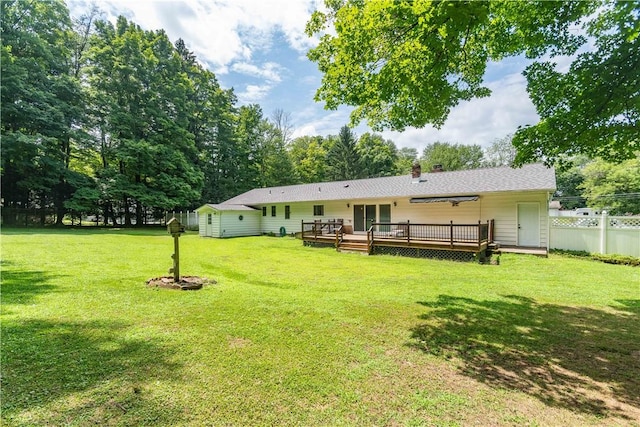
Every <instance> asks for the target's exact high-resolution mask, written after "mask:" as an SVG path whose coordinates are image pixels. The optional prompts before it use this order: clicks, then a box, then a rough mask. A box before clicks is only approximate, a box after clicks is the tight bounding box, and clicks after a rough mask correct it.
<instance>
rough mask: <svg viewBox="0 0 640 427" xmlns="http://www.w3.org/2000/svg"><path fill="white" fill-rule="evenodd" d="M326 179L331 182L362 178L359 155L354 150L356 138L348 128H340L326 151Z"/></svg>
mask: <svg viewBox="0 0 640 427" xmlns="http://www.w3.org/2000/svg"><path fill="white" fill-rule="evenodd" d="M327 163H328V171H327V177H328V178H329V179H330V180H331V181H342V180H347V179H358V178H363V177H364V173H363V171H362V163H361V158H360V154H359V153H358V151H357V150H356V136H355V135H354V134H353V132H352V131H351V129H350V128H349V126H342V127H341V128H340V134H339V135H338V137H337V138H335V139H334V141H333V145H332V146H331V148H330V149H329V150H328V151H327Z"/></svg>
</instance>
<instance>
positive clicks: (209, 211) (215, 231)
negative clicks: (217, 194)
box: [196, 204, 261, 238]
mask: <svg viewBox="0 0 640 427" xmlns="http://www.w3.org/2000/svg"><path fill="white" fill-rule="evenodd" d="M196 212H198V218H199V219H198V229H199V233H200V236H203V237H220V238H222V237H239V236H257V235H260V234H261V232H260V219H261V215H260V214H261V211H259V210H257V209H254V208H252V207H250V206H245V205H232V204H206V205H204V206H201V207H199V208H198V209H196Z"/></svg>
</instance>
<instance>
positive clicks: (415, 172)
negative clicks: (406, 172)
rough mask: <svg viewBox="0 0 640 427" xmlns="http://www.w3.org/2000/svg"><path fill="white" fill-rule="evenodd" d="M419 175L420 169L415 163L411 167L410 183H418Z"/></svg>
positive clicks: (420, 173) (418, 164)
mask: <svg viewBox="0 0 640 427" xmlns="http://www.w3.org/2000/svg"><path fill="white" fill-rule="evenodd" d="M420 175H422V168H421V167H420V163H418V162H416V163H414V164H413V165H412V166H411V181H412V182H413V183H416V182H420Z"/></svg>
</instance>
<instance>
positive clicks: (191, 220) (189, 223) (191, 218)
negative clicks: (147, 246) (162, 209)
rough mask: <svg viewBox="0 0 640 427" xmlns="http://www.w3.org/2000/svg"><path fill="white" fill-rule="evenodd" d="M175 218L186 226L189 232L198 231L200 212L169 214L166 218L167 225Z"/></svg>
mask: <svg viewBox="0 0 640 427" xmlns="http://www.w3.org/2000/svg"><path fill="white" fill-rule="evenodd" d="M173 217H175V218H176V219H177V220H178V221H180V224H182V225H184V226H185V227H186V228H187V230H197V229H198V212H195V211H194V212H190V211H185V212H182V211H180V212H167V215H166V216H165V223H167V222H168V221H169V220H170V219H171V218H173Z"/></svg>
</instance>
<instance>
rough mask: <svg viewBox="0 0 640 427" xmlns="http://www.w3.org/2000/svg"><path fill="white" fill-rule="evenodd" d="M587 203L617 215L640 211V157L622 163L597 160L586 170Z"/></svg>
mask: <svg viewBox="0 0 640 427" xmlns="http://www.w3.org/2000/svg"><path fill="white" fill-rule="evenodd" d="M583 174H584V182H583V183H582V184H581V187H582V188H583V189H584V196H585V197H586V199H587V205H588V206H590V207H594V208H599V209H607V210H608V211H609V213H611V214H613V215H625V214H627V213H632V214H640V193H639V192H638V189H640V157H636V158H634V159H629V160H625V161H623V162H621V163H619V164H616V163H611V162H607V161H605V160H602V159H597V160H595V161H593V162H591V163H589V164H588V165H587V166H585V168H584V170H583Z"/></svg>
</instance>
